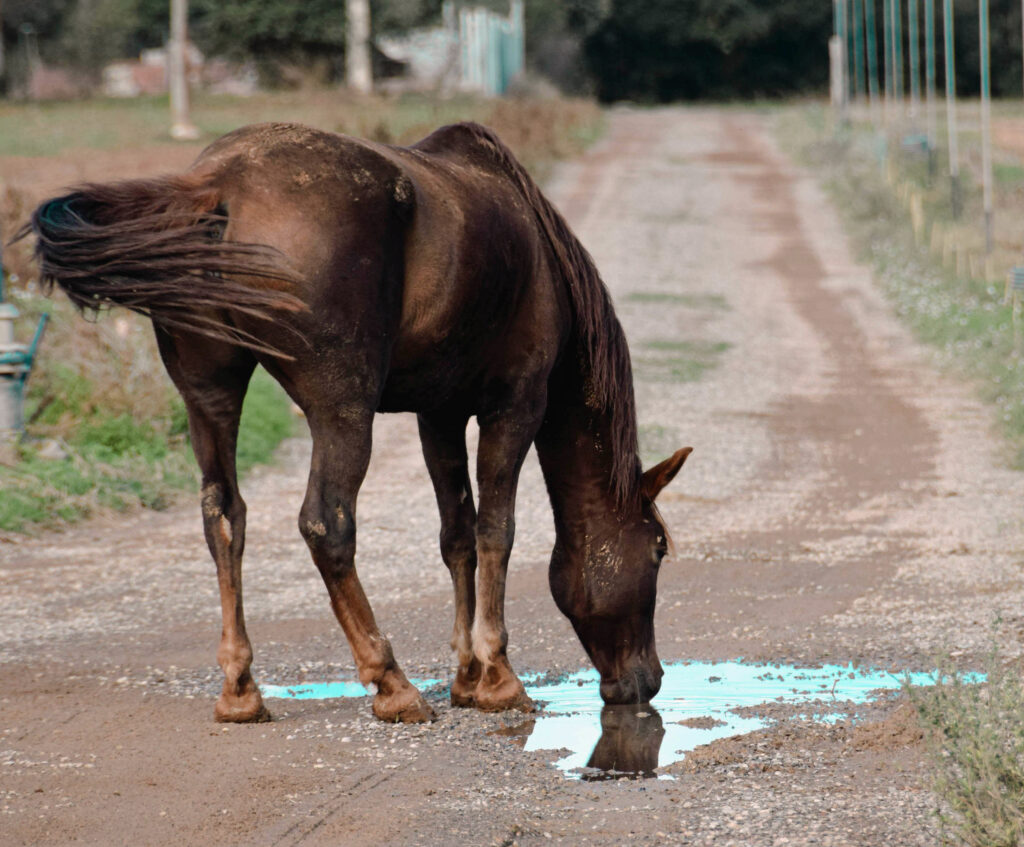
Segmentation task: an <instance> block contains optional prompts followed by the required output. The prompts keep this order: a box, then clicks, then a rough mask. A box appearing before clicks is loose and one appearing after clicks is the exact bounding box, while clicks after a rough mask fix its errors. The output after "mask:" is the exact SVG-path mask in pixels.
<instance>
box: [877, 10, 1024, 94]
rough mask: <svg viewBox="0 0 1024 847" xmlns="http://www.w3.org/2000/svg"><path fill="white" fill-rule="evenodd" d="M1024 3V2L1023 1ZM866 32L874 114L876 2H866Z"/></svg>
mask: <svg viewBox="0 0 1024 847" xmlns="http://www.w3.org/2000/svg"><path fill="white" fill-rule="evenodd" d="M1021 2H1024V0H1021ZM864 31H865V33H866V35H867V49H868V96H869V98H870V100H871V109H872V112H873V111H874V110H875V108H876V107H877V103H878V51H877V50H876V48H875V37H876V36H875V0H864Z"/></svg>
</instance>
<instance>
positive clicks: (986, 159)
mask: <svg viewBox="0 0 1024 847" xmlns="http://www.w3.org/2000/svg"><path fill="white" fill-rule="evenodd" d="M978 40H979V45H978V46H979V48H980V49H981V171H982V188H983V194H984V203H985V252H986V253H991V252H992V240H993V239H992V75H991V73H990V69H989V39H988V0H978Z"/></svg>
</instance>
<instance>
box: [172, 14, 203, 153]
mask: <svg viewBox="0 0 1024 847" xmlns="http://www.w3.org/2000/svg"><path fill="white" fill-rule="evenodd" d="M187 51H188V0H171V39H170V41H169V42H168V44H167V87H168V89H169V91H170V95H171V138H176V139H178V140H180V141H194V140H195V139H197V138H199V129H198V127H196V125H195V124H193V123H192V121H191V119H190V118H189V112H188V60H187Z"/></svg>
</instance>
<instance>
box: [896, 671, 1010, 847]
mask: <svg viewBox="0 0 1024 847" xmlns="http://www.w3.org/2000/svg"><path fill="white" fill-rule="evenodd" d="M976 676H977V675H971V676H964V675H963V674H960V673H957V672H956V671H953V670H947V671H946V672H944V673H943V674H942V675H941V676H940V679H939V682H938V684H937V685H935V686H928V687H921V688H911V687H908V689H907V691H908V693H909V696H910V699H911V702H912V703H913V705H914V707H915V708H916V709H917V713H918V716H919V719H920V721H921V723H922V724H923V725H924V726H925V727H926V728H927V730H928V738H929V742H930V749H931V752H932V759H933V762H934V766H935V789H936V792H937V793H938V795H939V796H940V797H941V798H942V800H943V808H941V809H940V810H939V817H940V819H941V822H942V832H943V836H944V837H943V840H944V842H945V843H946V844H950V845H966V847H1020V845H1021V844H1024V722H1022V721H1021V716H1022V715H1024V691H1022V689H1021V679H1020V672H1019V668H1012V669H1011V668H1008V667H1006V666H1004V665H1002V664H1001V663H1000V662H999V661H998V659H997V657H996V656H995V655H993V656H992V657H991V659H990V661H989V668H988V674H987V679H986V680H985V682H984V683H979V681H978V679H977V678H976Z"/></svg>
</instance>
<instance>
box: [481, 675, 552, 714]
mask: <svg viewBox="0 0 1024 847" xmlns="http://www.w3.org/2000/svg"><path fill="white" fill-rule="evenodd" d="M473 699H474V700H475V701H476V707H477V708H478V709H479V710H480V711H482V712H507V711H518V712H526V713H530V712H536V711H537V707H536V706H535V705H534V703H533V700H531V699H530V697H529V695H528V694H527V693H526V689H524V688H523V683H522V682H520V681H519V680H518V679H516V678H513V679H511V680H509V681H507V682H505V683H502V684H501V685H498V686H496V687H494V688H484V687H482V686H477V689H476V694H475V695H474V698H473Z"/></svg>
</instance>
